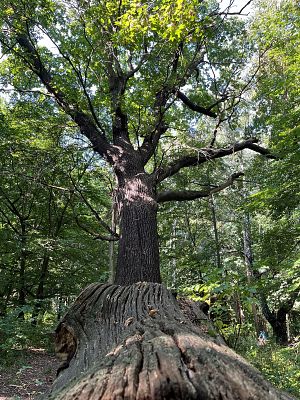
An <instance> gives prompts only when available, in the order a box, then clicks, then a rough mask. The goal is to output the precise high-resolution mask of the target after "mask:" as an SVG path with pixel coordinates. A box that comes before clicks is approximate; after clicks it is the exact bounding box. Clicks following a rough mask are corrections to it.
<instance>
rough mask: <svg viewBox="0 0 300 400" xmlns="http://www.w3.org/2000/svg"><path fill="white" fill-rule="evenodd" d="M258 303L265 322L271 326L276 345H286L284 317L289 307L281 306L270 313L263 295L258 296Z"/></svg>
mask: <svg viewBox="0 0 300 400" xmlns="http://www.w3.org/2000/svg"><path fill="white" fill-rule="evenodd" d="M260 302H261V306H262V312H263V314H264V316H265V318H266V320H267V321H268V322H269V324H270V325H271V326H272V330H273V334H274V336H275V339H276V342H277V343H278V344H282V345H286V344H287V343H288V334H287V325H286V315H287V313H288V312H289V311H290V307H288V306H287V305H282V306H281V307H280V308H279V309H278V311H277V312H275V311H271V310H270V308H269V306H268V303H267V299H266V296H265V295H264V294H260Z"/></svg>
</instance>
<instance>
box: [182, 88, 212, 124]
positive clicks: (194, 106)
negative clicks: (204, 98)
mask: <svg viewBox="0 0 300 400" xmlns="http://www.w3.org/2000/svg"><path fill="white" fill-rule="evenodd" d="M176 95H177V97H178V99H180V100H181V101H182V102H183V103H184V104H185V105H186V106H187V107H188V108H190V109H191V110H192V111H195V112H197V113H200V114H203V115H207V116H209V117H212V118H216V117H217V114H216V113H214V112H213V111H211V107H209V108H205V107H202V106H199V105H198V104H195V103H193V102H192V101H191V100H190V99H189V98H188V97H187V96H186V95H185V94H183V93H182V92H181V91H180V90H177V91H176Z"/></svg>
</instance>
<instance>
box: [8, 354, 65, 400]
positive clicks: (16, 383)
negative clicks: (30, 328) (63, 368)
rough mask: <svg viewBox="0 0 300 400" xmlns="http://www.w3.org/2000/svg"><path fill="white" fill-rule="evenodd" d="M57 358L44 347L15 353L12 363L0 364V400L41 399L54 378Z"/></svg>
mask: <svg viewBox="0 0 300 400" xmlns="http://www.w3.org/2000/svg"><path fill="white" fill-rule="evenodd" d="M58 364H59V362H58V360H57V359H56V358H55V357H54V356H53V355H49V354H47V352H46V351H45V350H44V349H35V348H30V349H28V350H26V351H22V352H21V353H20V354H16V358H15V360H12V364H11V365H10V366H9V367H8V366H6V367H5V368H3V367H1V365H0V400H36V399H43V398H44V396H43V395H45V394H46V393H47V392H48V391H49V390H50V387H51V385H52V383H53V380H54V379H55V375H56V370H57V368H58Z"/></svg>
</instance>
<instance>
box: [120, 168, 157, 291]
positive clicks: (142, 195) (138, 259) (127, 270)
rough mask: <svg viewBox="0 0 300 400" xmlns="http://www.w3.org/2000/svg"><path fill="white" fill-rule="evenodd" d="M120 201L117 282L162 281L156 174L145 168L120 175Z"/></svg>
mask: <svg viewBox="0 0 300 400" xmlns="http://www.w3.org/2000/svg"><path fill="white" fill-rule="evenodd" d="M117 202H118V209H119V210H118V211H119V217H120V239H119V248H118V259H117V267H116V275H115V283H116V284H120V285H130V284H132V283H135V282H144V281H145V282H161V278H160V271H159V244H158V233H157V202H156V199H155V193H154V189H153V180H152V178H151V177H150V176H149V175H148V174H146V173H145V172H144V171H140V172H135V173H132V174H130V175H128V174H127V175H126V176H124V175H123V176H122V175H121V176H120V175H119V176H118V188H117Z"/></svg>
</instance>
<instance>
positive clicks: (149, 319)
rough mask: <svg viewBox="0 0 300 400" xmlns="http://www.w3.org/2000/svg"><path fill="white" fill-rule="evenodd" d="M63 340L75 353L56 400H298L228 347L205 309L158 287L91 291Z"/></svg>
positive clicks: (63, 328)
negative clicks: (206, 315)
mask: <svg viewBox="0 0 300 400" xmlns="http://www.w3.org/2000/svg"><path fill="white" fill-rule="evenodd" d="M57 337H58V343H57V346H58V349H60V348H67V347H68V346H65V344H64V343H65V341H66V340H65V339H66V337H68V338H69V339H71V343H72V345H71V353H72V352H73V350H74V343H76V350H75V351H74V352H73V355H72V358H71V359H70V360H69V361H68V362H69V365H68V366H65V368H64V369H62V370H61V371H60V373H59V376H58V378H57V379H56V381H55V382H54V387H53V391H52V395H51V396H50V397H51V398H52V399H56V400H62V399H64V400H69V399H70V400H71V399H73V400H75V399H78V400H79V399H80V400H96V399H97V400H99V399H102V400H104V399H105V400H114V399H115V400H117V399H119V400H121V399H128V400H135V399H139V400H146V399H148V400H152V399H153V400H160V399H179V400H180V399H182V400H189V399H203V400H206V399H227V400H230V399H236V400H237V399H241V400H244V399H248V400H250V399H253V400H255V399H256V400H259V399H261V400H271V399H272V400H275V399H276V400H278V399H282V400H283V399H286V400H287V399H292V397H291V396H289V395H287V394H284V393H282V392H279V391H278V390H276V389H274V388H273V387H272V386H271V385H270V384H269V383H268V382H267V381H265V380H264V379H263V378H262V377H261V375H260V374H259V372H258V371H257V370H255V369H254V368H253V367H251V366H250V365H249V364H248V363H247V362H246V361H245V360H243V359H242V358H241V357H240V356H239V355H237V354H235V353H234V352H233V351H232V350H231V349H229V348H228V347H227V346H226V345H225V344H224V342H223V340H222V339H221V338H220V337H219V336H218V335H217V334H216V333H215V331H214V330H213V328H212V327H211V326H210V323H209V321H208V320H207V319H206V317H205V315H204V314H203V313H202V312H201V310H200V307H197V305H195V303H191V302H188V301H185V302H183V303H181V308H180V307H179V305H178V302H177V301H176V299H175V298H174V296H173V295H172V294H171V293H170V292H169V291H168V290H167V289H166V288H165V287H164V286H163V285H160V284H154V283H137V284H134V285H132V286H126V287H123V286H115V285H107V284H104V285H103V284H92V285H90V286H89V287H88V288H87V289H86V290H85V291H84V292H82V294H81V295H80V296H79V297H78V299H77V300H76V302H75V304H74V305H73V306H72V307H71V309H70V310H69V312H68V313H67V314H66V316H65V317H64V318H63V320H62V321H61V323H60V325H59V327H58V329H57ZM59 343H63V345H62V346H60V345H59ZM72 349H73V350H72ZM67 352H68V351H67ZM69 353H70V351H69V352H68V354H69Z"/></svg>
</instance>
